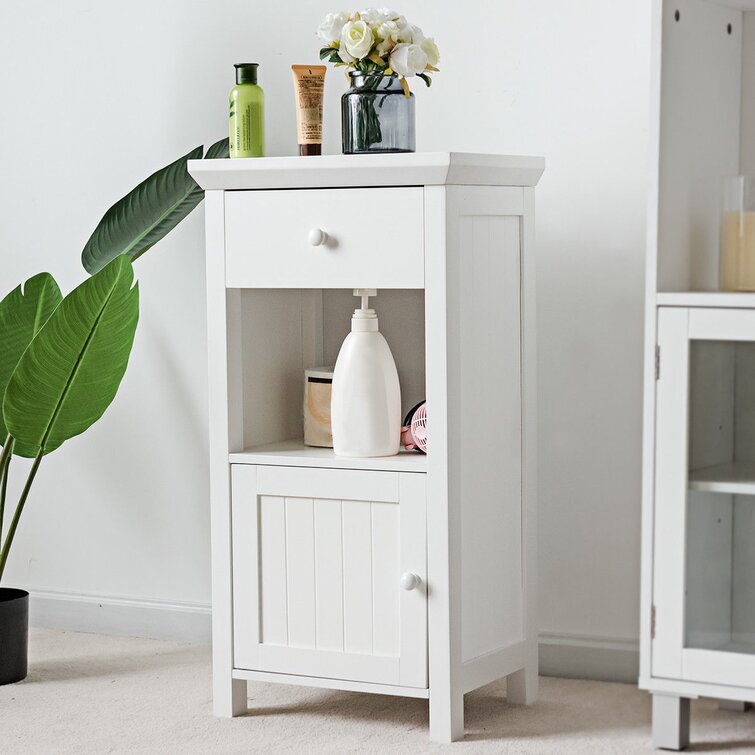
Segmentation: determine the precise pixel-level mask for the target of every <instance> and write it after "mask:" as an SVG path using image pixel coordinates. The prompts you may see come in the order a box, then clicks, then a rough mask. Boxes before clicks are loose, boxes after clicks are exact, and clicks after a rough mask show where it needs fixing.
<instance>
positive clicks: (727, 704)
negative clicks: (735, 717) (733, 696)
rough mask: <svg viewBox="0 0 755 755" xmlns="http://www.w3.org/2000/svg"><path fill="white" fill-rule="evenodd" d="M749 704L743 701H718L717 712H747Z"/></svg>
mask: <svg viewBox="0 0 755 755" xmlns="http://www.w3.org/2000/svg"><path fill="white" fill-rule="evenodd" d="M749 708H750V703H746V702H745V701H744V700H719V701H718V709H719V710H730V711H733V712H734V713H744V712H745V711H746V710H749Z"/></svg>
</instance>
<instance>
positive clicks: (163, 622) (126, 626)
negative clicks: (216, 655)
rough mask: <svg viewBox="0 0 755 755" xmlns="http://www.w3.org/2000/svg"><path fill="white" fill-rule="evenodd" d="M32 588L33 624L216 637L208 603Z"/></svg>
mask: <svg viewBox="0 0 755 755" xmlns="http://www.w3.org/2000/svg"><path fill="white" fill-rule="evenodd" d="M29 592H30V595H31V598H30V601H29V623H30V624H31V626H33V627H46V628H50V629H67V630H69V631H72V632H93V633H95V634H113V635H123V636H127V637H149V638H151V639H156V640H175V641H178V642H195V643H199V644H209V643H210V640H211V637H212V631H211V623H212V613H211V609H210V606H209V605H208V604H202V603H175V602H169V601H159V600H146V599H127V598H114V597H106V596H102V595H77V594H70V593H59V592H53V591H46V590H45V591H43V590H30V591H29Z"/></svg>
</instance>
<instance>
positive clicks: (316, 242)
mask: <svg viewBox="0 0 755 755" xmlns="http://www.w3.org/2000/svg"><path fill="white" fill-rule="evenodd" d="M309 243H310V244H312V246H322V245H323V244H327V243H328V234H327V233H325V231H323V229H322V228H313V229H312V230H311V231H310V232H309Z"/></svg>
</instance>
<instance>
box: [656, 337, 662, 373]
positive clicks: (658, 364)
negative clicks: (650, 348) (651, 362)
mask: <svg viewBox="0 0 755 755" xmlns="http://www.w3.org/2000/svg"><path fill="white" fill-rule="evenodd" d="M660 376H661V347H660V346H658V345H657V344H656V347H655V379H656V380H658V378H659V377H660Z"/></svg>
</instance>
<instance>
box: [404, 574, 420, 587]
mask: <svg viewBox="0 0 755 755" xmlns="http://www.w3.org/2000/svg"><path fill="white" fill-rule="evenodd" d="M420 582H422V580H421V579H420V578H419V577H418V576H417V575H416V574H412V573H411V572H410V571H408V572H405V573H404V574H402V575H401V587H402V588H403V589H404V590H413V589H414V588H415V587H418V586H419V584H420Z"/></svg>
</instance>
